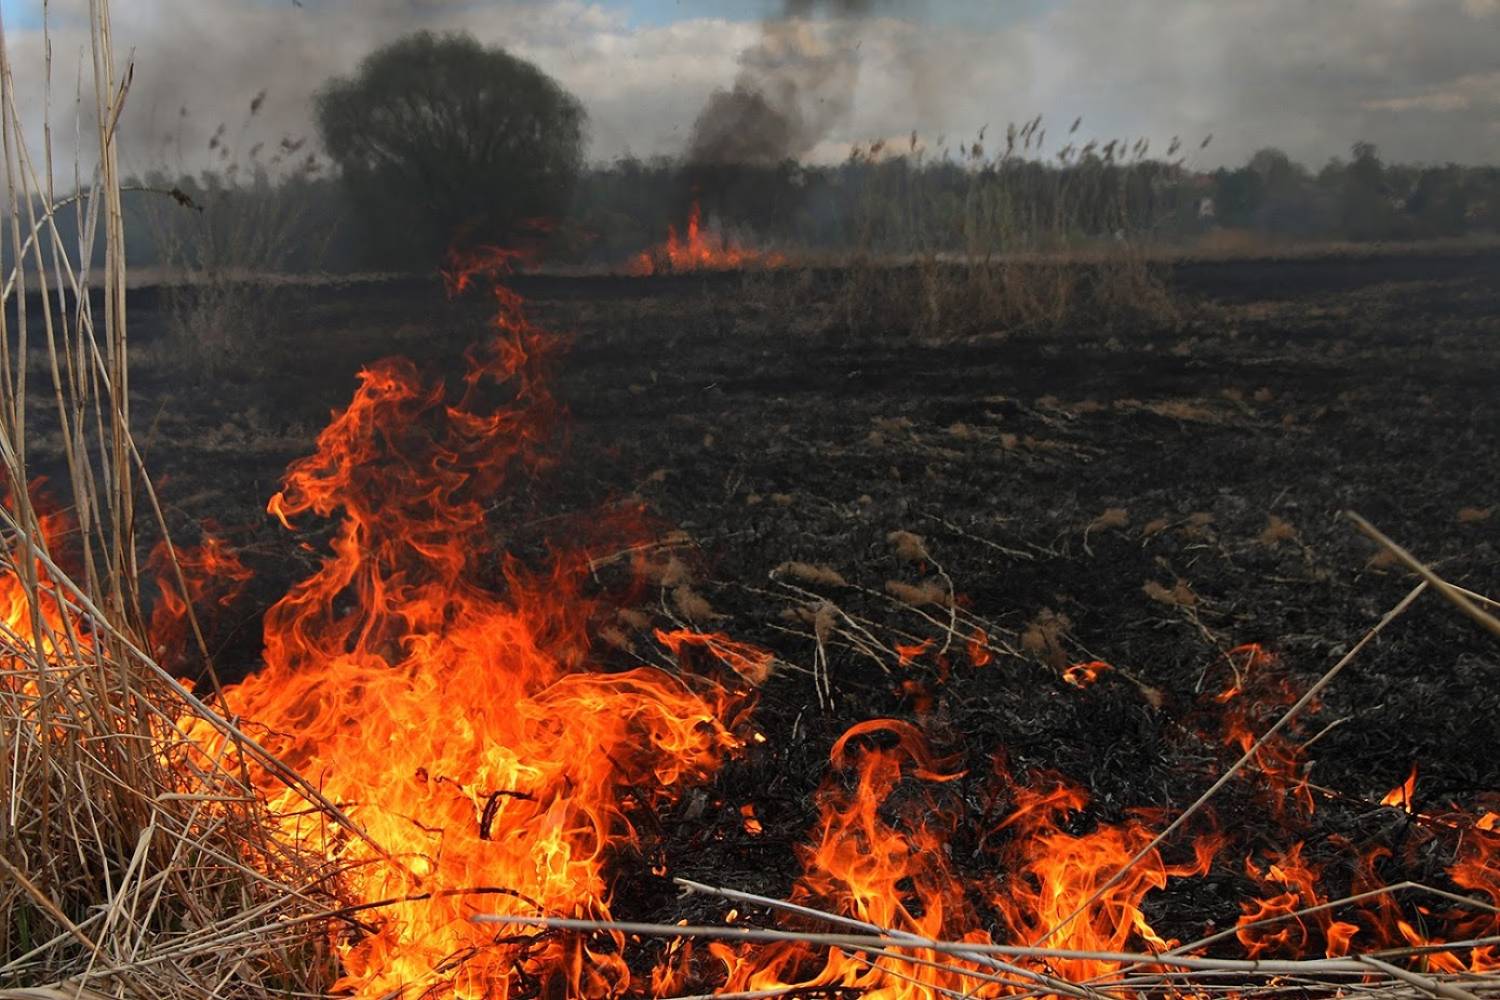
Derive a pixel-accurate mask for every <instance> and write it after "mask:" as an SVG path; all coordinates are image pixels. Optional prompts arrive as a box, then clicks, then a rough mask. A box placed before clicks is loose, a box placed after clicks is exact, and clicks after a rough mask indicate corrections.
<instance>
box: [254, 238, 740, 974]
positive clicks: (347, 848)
mask: <svg viewBox="0 0 1500 1000" xmlns="http://www.w3.org/2000/svg"><path fill="white" fill-rule="evenodd" d="M508 263H509V261H508V259H507V258H506V257H505V256H503V255H483V256H477V257H475V258H473V259H471V260H469V261H466V262H464V266H463V268H462V269H461V270H459V271H457V272H456V273H455V274H454V275H452V276H451V281H450V284H451V286H452V287H453V288H454V289H455V290H462V289H464V288H466V287H468V286H469V285H470V284H471V283H472V282H473V281H474V279H475V278H476V276H481V275H483V274H486V273H491V274H493V273H497V272H500V271H503V270H504V268H505V267H506V266H507V265H508ZM495 298H496V303H497V313H496V316H495V325H496V334H495V337H494V339H493V340H492V341H491V342H490V343H489V344H488V345H486V346H485V347H484V348H483V349H480V350H476V351H472V352H471V353H470V355H469V358H468V372H467V374H466V375H465V377H464V379H463V384H462V387H461V390H460V392H458V393H457V394H456V395H457V398H456V399H455V398H450V395H449V394H448V393H447V392H446V391H445V389H444V387H443V386H442V385H427V384H425V383H424V382H423V381H422V380H421V378H420V377H419V376H418V373H417V371H416V369H415V367H414V366H412V365H411V364H410V363H408V362H405V361H401V360H393V361H383V362H380V363H377V364H374V365H371V366H370V367H369V368H367V369H366V370H364V371H363V372H361V373H360V375H359V386H358V389H357V391H356V392H355V394H354V397H353V400H352V401H351V402H350V404H349V406H348V407H347V408H345V409H344V410H343V411H342V412H340V413H338V414H336V415H335V416H334V419H333V421H332V422H331V423H330V424H329V426H328V427H327V428H326V429H325V430H324V431H323V433H322V434H321V435H320V436H319V438H318V442H317V450H316V453H315V454H313V455H311V456H309V457H307V458H304V459H302V460H300V461H298V462H297V463H295V464H294V465H293V466H292V467H291V469H290V470H289V471H288V473H287V475H286V478H285V482H284V486H283V488H282V490H281V491H280V492H278V493H277V494H276V495H275V496H273V497H272V498H271V501H270V503H269V505H268V509H269V511H270V512H271V513H272V514H273V515H275V516H276V517H277V518H278V519H280V521H281V522H282V523H283V524H284V525H287V526H288V527H290V526H291V525H292V524H293V523H294V522H295V521H297V520H300V519H302V518H305V517H309V516H314V517H320V518H325V519H333V520H334V521H335V523H336V530H335V533H334V536H333V538H332V540H331V542H330V543H329V544H330V550H331V551H330V552H329V554H328V555H327V556H326V558H325V559H324V560H323V562H322V564H321V566H320V567H319V568H318V569H317V571H316V572H315V573H313V574H312V575H311V576H310V577H308V578H307V579H305V580H303V581H302V582H300V583H298V584H297V585H295V586H294V587H293V588H292V589H291V590H290V592H289V593H288V594H287V595H286V596H285V597H284V598H282V599H281V600H280V601H279V602H278V603H277V604H276V605H275V606H274V607H273V608H271V610H270V611H269V612H268V613H267V614H266V617H265V663H264V667H263V669H261V670H260V671H259V672H258V673H256V674H254V675H253V676H251V677H249V678H248V679H247V680H245V681H244V682H243V683H241V684H240V685H238V686H237V687H235V688H233V689H231V690H229V691H228V693H227V699H228V702H229V703H230V705H231V706H232V707H233V710H234V711H235V712H236V713H238V714H240V715H241V716H243V717H244V718H246V719H252V720H255V724H256V725H257V726H259V727H260V729H261V730H262V731H263V732H264V736H263V739H264V741H265V742H266V743H267V744H268V745H269V746H270V748H272V749H273V750H274V751H275V752H276V753H278V754H279V755H280V756H281V758H282V759H283V760H285V761H287V762H288V763H289V764H291V765H292V766H294V767H296V768H298V769H299V770H300V771H301V772H302V773H303V774H304V775H306V776H307V777H308V778H309V779H310V780H311V781H313V782H314V783H315V784H317V785H318V786H319V787H320V788H321V790H322V791H323V792H324V794H325V795H326V796H327V797H328V798H330V799H332V800H333V801H335V802H337V803H339V804H340V805H341V807H342V808H344V809H345V810H346V811H347V813H348V814H349V815H350V817H351V818H352V819H353V820H354V821H355V822H356V823H357V824H359V825H360V826H361V827H362V828H363V829H364V830H365V831H366V832H367V833H368V834H369V837H370V842H366V841H364V840H360V839H358V838H354V837H350V836H348V835H347V834H345V833H344V832H342V831H338V830H335V829H332V828H330V826H328V825H327V824H326V823H325V822H324V821H323V819H322V818H321V817H319V816H316V815H309V814H307V813H306V812H305V811H298V806H299V803H297V802H295V801H294V800H293V798H292V797H291V796H290V794H289V793H286V792H284V791H282V790H280V789H278V788H277V787H276V786H275V784H274V783H273V782H271V781H270V780H269V779H268V780H266V781H265V782H264V785H263V787H264V788H265V790H266V794H267V795H268V796H269V797H270V798H271V800H272V805H273V807H276V808H278V809H279V811H280V812H281V813H282V814H283V816H284V818H283V819H282V821H281V822H282V824H283V828H284V833H285V834H286V835H287V836H288V837H291V838H294V839H296V840H297V841H299V842H301V843H303V844H305V845H311V846H312V847H314V848H315V850H316V851H318V852H320V853H321V854H323V855H324V856H325V857H326V858H327V859H328V861H329V862H330V864H331V865H333V866H335V867H336V868H337V869H338V871H339V877H338V880H337V885H338V886H339V887H340V888H339V892H340V895H341V896H342V897H343V901H344V902H345V903H346V904H347V905H350V906H353V907H356V908H358V909H357V912H359V914H360V922H361V924H362V925H363V927H364V930H363V931H361V932H359V933H355V934H352V935H349V936H347V937H346V936H340V937H339V938H338V939H337V940H336V941H335V942H334V943H335V946H336V947H337V949H338V951H339V953H340V956H341V958H342V961H343V965H344V969H345V971H346V976H345V978H344V979H343V981H341V982H340V983H338V984H337V985H336V988H337V989H339V990H347V991H349V992H351V993H353V994H355V995H357V996H368V997H376V996H391V995H395V994H396V993H397V992H400V991H404V990H409V991H411V993H410V995H413V996H416V995H423V996H432V995H451V996H458V997H473V998H479V997H484V998H504V997H509V996H513V995H521V994H523V993H527V994H529V993H534V992H536V991H537V990H538V989H539V990H540V992H541V994H542V995H548V996H552V995H563V994H566V995H569V996H579V997H600V996H612V995H615V994H617V993H619V992H621V991H623V990H625V989H626V988H627V986H628V984H629V982H630V972H629V970H628V969H627V967H626V964H625V961H624V959H623V958H622V955H621V951H622V949H623V944H624V942H623V939H621V938H620V937H618V936H613V937H609V936H606V937H604V938H602V939H600V940H596V941H581V940H578V939H559V938H556V937H551V936H548V935H540V936H537V937H525V938H520V939H516V938H509V939H503V940H502V937H503V936H497V935H496V934H495V933H494V932H493V931H492V930H486V929H485V928H484V927H482V926H481V925H478V924H475V923H473V922H471V921H470V920H469V917H470V916H472V915H474V914H476V913H480V912H489V913H493V912H502V913H526V914H534V913H545V914H551V915H571V916H588V917H607V916H608V915H609V913H610V872H611V868H610V866H611V864H612V863H614V862H616V861H618V860H619V859H620V858H621V857H623V856H627V855H629V854H630V853H631V852H633V851H636V850H638V849H639V847H640V838H639V836H638V834H637V822H636V818H637V816H638V815H639V814H642V813H647V812H654V811H656V810H660V809H662V808H664V807H665V806H667V805H669V804H670V803H671V802H672V801H673V799H674V798H675V797H676V795H677V794H678V793H679V792H680V791H681V790H682V789H683V788H684V786H686V785H689V784H691V783H694V782H701V781H703V780H704V779H705V778H706V777H707V776H708V775H709V774H711V773H712V772H713V771H714V769H715V768H716V767H717V766H718V765H719V763H720V762H721V761H722V760H723V759H724V758H725V757H726V755H728V754H731V753H734V752H736V751H737V750H738V749H739V747H740V746H741V743H740V740H739V738H738V737H737V736H736V735H735V734H734V732H733V731H732V726H731V723H732V719H733V716H734V714H735V712H736V710H737V707H738V705H739V700H738V699H737V698H736V696H734V695H731V694H730V693H728V692H727V691H726V690H725V689H724V688H722V687H721V686H719V685H718V684H716V683H711V682H708V681H705V680H701V679H697V680H695V679H694V678H693V677H692V676H691V675H683V676H674V675H671V674H668V673H666V672H664V671H661V670H658V669H654V668H641V669H635V670H631V671H628V672H622V673H605V672H602V671H599V670H596V669H592V668H591V666H590V656H589V644H588V635H587V625H588V619H589V615H590V613H591V610H592V609H591V602H590V601H589V600H588V599H587V598H586V597H585V595H584V594H583V593H581V591H580V587H581V584H582V581H583V579H584V578H585V576H586V573H585V568H586V565H587V560H586V558H585V556H584V555H583V554H581V553H571V554H570V553H562V554H559V555H558V556H557V557H556V562H555V565H553V566H552V567H551V568H550V569H548V570H546V571H541V572H538V571H533V570H530V569H527V568H525V567H523V566H522V565H520V564H519V563H518V562H517V561H516V560H514V559H509V558H501V559H499V560H498V562H499V568H500V575H501V577H502V578H503V581H504V585H503V587H501V588H499V589H494V588H491V587H486V586H483V585H481V584H480V583H479V582H478V580H479V579H480V577H481V570H482V569H483V568H484V567H485V563H486V562H487V561H488V560H491V559H492V558H494V557H491V556H490V555H488V553H489V552H490V549H491V547H490V546H489V545H488V544H487V543H486V541H485V539H486V524H485V510H484V503H485V501H486V499H487V497H488V496H489V495H490V494H492V493H493V492H494V491H495V490H497V489H498V488H499V487H500V486H501V485H502V484H503V483H504V481H505V480H506V478H507V477H508V476H510V475H512V474H513V473H515V472H524V471H527V470H529V469H531V468H534V467H535V465H536V463H537V462H538V461H539V460H540V459H539V456H540V454H541V451H542V446H543V444H544V443H545V441H546V438H547V425H548V422H549V420H550V419H551V417H552V415H553V413H554V411H555V404H554V401H553V399H552V398H551V396H550V394H549V393H548V391H547V388H546V383H545V380H544V379H543V378H542V374H541V373H542V368H543V366H544V363H545V361H546V359H547V357H548V351H549V347H550V344H549V338H548V337H547V336H546V335H545V334H544V333H543V332H542V331H540V330H538V329H537V328H535V327H533V326H532V325H531V324H530V323H529V322H528V321H527V320H526V318H525V315H524V313H523V310H522V307H521V302H520V299H519V298H518V297H517V296H515V295H514V294H513V293H511V292H509V291H508V290H505V289H504V288H497V290H496V292H495ZM494 395H500V396H503V397H505V398H506V399H508V402H506V403H505V404H503V405H501V406H499V407H497V408H485V407H484V406H483V405H482V403H481V399H482V398H484V397H485V396H494ZM663 641H668V642H677V643H683V642H686V641H688V640H687V639H686V638H685V637H682V636H678V637H675V638H673V637H667V636H664V637H663ZM694 641H700V640H694ZM701 641H703V642H705V643H707V644H708V645H709V647H710V649H711V650H712V651H713V652H715V653H716V655H718V656H720V657H723V658H728V659H730V662H731V665H732V666H735V668H736V669H739V670H740V671H741V672H742V673H744V674H746V675H748V676H751V678H752V679H754V678H756V677H759V676H763V671H764V669H768V664H769V657H768V656H766V657H764V658H760V657H759V656H758V655H757V653H756V652H755V651H752V650H750V648H749V647H742V646H739V645H731V644H729V643H728V642H727V640H721V639H718V638H714V639H712V640H707V639H705V640H701ZM376 845H378V846H376Z"/></svg>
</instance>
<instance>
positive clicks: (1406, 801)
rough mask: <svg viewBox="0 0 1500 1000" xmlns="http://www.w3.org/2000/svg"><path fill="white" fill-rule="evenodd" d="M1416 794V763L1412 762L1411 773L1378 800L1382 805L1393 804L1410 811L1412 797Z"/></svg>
mask: <svg viewBox="0 0 1500 1000" xmlns="http://www.w3.org/2000/svg"><path fill="white" fill-rule="evenodd" d="M1416 794H1417V765H1416V764H1412V766H1411V774H1409V775H1408V776H1407V778H1406V780H1405V781H1403V782H1402V783H1401V784H1399V785H1397V786H1396V787H1395V788H1392V789H1391V790H1390V791H1388V792H1386V793H1385V798H1383V799H1381V800H1380V804H1381V805H1383V806H1395V807H1396V808H1397V809H1404V810H1406V811H1407V812H1411V804H1412V799H1413V798H1414V797H1415V796H1416Z"/></svg>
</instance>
